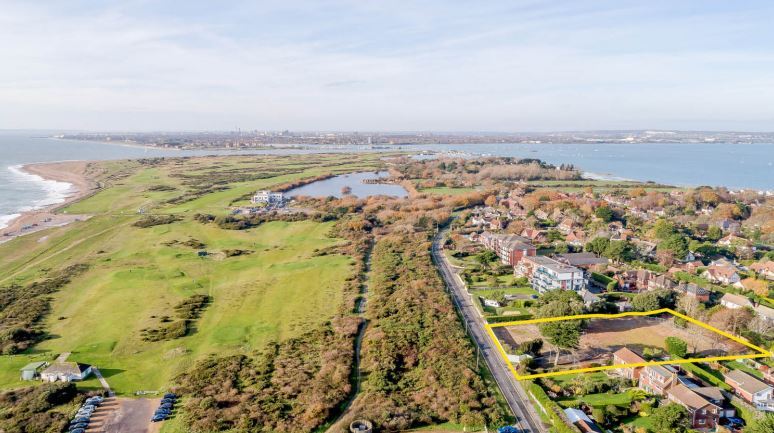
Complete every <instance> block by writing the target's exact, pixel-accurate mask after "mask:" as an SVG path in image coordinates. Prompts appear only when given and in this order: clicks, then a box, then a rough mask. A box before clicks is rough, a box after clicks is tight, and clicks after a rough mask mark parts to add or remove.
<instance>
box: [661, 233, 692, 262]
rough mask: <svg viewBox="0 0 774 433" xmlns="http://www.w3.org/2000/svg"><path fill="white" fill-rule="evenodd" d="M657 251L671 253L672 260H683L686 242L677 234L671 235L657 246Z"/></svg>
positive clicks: (686, 246) (686, 249)
mask: <svg viewBox="0 0 774 433" xmlns="http://www.w3.org/2000/svg"><path fill="white" fill-rule="evenodd" d="M658 251H659V252H661V251H671V252H672V254H673V255H674V258H676V259H678V260H683V259H684V258H685V256H686V255H687V254H688V241H687V240H686V239H685V237H683V236H682V235H679V234H673V235H671V236H669V237H668V238H666V239H664V240H663V241H661V242H659V244H658Z"/></svg>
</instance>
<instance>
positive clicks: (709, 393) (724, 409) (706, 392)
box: [686, 385, 736, 418]
mask: <svg viewBox="0 0 774 433" xmlns="http://www.w3.org/2000/svg"><path fill="white" fill-rule="evenodd" d="M686 386H687V387H688V388H690V390H691V391H693V392H695V393H696V394H699V395H700V396H702V397H704V398H705V399H706V400H707V401H709V402H710V403H713V404H714V405H716V406H718V407H720V408H721V410H720V417H721V418H728V417H731V416H735V415H736V409H734V408H733V406H732V407H728V405H727V404H726V396H725V394H723V391H721V390H720V388H718V387H717V386H689V385H686Z"/></svg>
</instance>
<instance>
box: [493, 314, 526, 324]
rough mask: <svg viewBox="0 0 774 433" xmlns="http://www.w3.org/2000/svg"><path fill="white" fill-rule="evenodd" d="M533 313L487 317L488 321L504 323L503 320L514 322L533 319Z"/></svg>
mask: <svg viewBox="0 0 774 433" xmlns="http://www.w3.org/2000/svg"><path fill="white" fill-rule="evenodd" d="M531 318H532V315H531V314H512V315H510V316H489V317H487V318H486V322H487V323H502V322H513V321H517V320H527V319H531Z"/></svg>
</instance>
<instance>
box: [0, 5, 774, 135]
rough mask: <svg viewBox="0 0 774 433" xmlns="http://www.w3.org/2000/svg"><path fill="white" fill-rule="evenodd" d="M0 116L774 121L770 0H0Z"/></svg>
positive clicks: (720, 125) (148, 125)
mask: <svg viewBox="0 0 774 433" xmlns="http://www.w3.org/2000/svg"><path fill="white" fill-rule="evenodd" d="M2 10H3V13H2V14H0V54H1V55H2V59H3V67H2V68H0V129H52V130H56V129H60V130H91V131H148V130H157V131H162V130H166V131H182V130H191V131H201V130H221V131H228V130H233V129H236V128H237V127H241V128H242V129H244V130H255V129H257V130H272V131H277V130H285V129H287V130H295V131H376V132H378V131H429V132H433V131H437V132H479V131H491V132H506V133H508V132H533V131H534V132H546V131H604V130H681V131H686V130H693V131H751V132H752V131H772V130H774V106H772V104H771V101H772V100H774V74H772V71H774V46H772V44H771V41H772V40H774V28H772V26H771V25H770V23H771V22H774V4H771V3H770V2H764V1H750V2H744V4H732V3H731V2H723V1H714V0H712V1H695V0H694V1H683V2H674V1H650V2H645V3H644V2H636V1H583V0H580V1H551V2H548V1H496V2H481V3H469V2H464V3H463V2H452V1H432V2H422V4H419V3H418V2H409V1H391V2H368V1H284V2H281V1H266V2H259V3H258V2H246V1H245V2H228V4H227V5H225V4H224V5H221V4H216V3H212V2H208V1H189V2H185V3H182V4H181V3H177V4H175V5H172V4H171V3H163V2H147V1H124V2H118V1H105V2H95V1H72V2H65V3H61V2H51V1H40V2H22V1H14V0H11V1H3V2H2Z"/></svg>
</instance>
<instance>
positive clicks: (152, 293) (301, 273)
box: [0, 155, 378, 395]
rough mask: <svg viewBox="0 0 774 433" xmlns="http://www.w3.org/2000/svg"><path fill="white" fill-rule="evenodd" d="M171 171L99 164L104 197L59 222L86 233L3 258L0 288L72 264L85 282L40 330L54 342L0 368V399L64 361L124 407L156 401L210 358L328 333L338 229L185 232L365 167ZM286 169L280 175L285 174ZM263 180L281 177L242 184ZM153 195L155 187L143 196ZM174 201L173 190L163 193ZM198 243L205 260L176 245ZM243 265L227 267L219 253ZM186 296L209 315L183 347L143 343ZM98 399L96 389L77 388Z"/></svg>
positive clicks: (303, 160)
mask: <svg viewBox="0 0 774 433" xmlns="http://www.w3.org/2000/svg"><path fill="white" fill-rule="evenodd" d="M191 161H194V162H190V161H189V163H186V164H177V163H174V162H166V163H162V164H153V165H147V166H142V165H138V163H136V162H110V163H104V164H105V168H106V170H107V171H108V173H114V174H116V175H115V176H112V177H111V178H109V180H108V182H109V183H110V186H109V187H108V188H106V189H105V190H103V191H102V192H100V193H98V194H96V195H94V196H92V197H90V198H88V199H85V200H83V201H81V202H78V203H75V204H74V205H71V206H70V207H69V208H67V209H65V212H69V213H79V214H91V215H94V216H93V217H92V218H91V219H89V220H88V221H82V222H78V223H75V224H72V225H70V226H68V227H62V228H56V229H51V230H46V231H42V232H38V233H34V234H31V235H28V236H24V237H21V238H18V239H16V240H14V241H11V242H8V243H5V244H2V245H0V269H2V270H3V272H2V277H0V278H1V279H0V287H3V286H7V285H9V284H12V283H16V284H26V283H29V282H30V281H34V280H36V279H40V278H43V277H44V276H45V275H46V273H47V272H48V271H50V270H57V269H62V268H64V267H66V266H68V265H71V264H74V263H85V264H88V265H89V269H88V271H86V272H85V273H83V274H82V275H80V276H78V277H76V279H74V280H73V281H72V282H71V283H70V284H68V285H67V286H65V287H64V288H63V289H62V290H60V291H59V292H58V293H55V294H54V295H53V302H52V304H51V312H50V314H48V316H47V319H46V322H45V324H44V328H45V330H46V331H47V333H48V335H49V338H48V339H46V340H44V341H43V342H41V343H39V344H37V345H36V346H35V347H34V348H33V349H32V350H29V351H27V352H25V353H22V354H19V355H11V356H2V357H0V388H11V387H18V386H24V385H27V384H29V382H21V381H20V380H19V379H18V369H19V368H20V367H21V366H22V365H24V364H26V363H27V362H29V361H31V360H37V359H48V360H50V359H52V358H53V357H54V356H55V354H57V353H60V352H65V351H67V352H72V353H73V354H72V356H71V357H70V359H71V360H76V361H79V362H86V363H91V364H94V365H96V366H98V367H99V368H100V370H101V371H102V373H103V374H104V376H105V377H106V378H107V381H108V382H109V383H110V385H111V387H112V388H113V389H114V390H115V391H116V392H117V393H118V394H119V395H132V394H133V393H134V392H136V391H143V390H163V389H165V388H166V387H167V386H168V385H169V382H170V380H171V379H172V378H173V377H174V376H176V375H177V374H179V373H180V372H182V371H183V370H184V369H185V368H186V367H188V366H190V365H191V364H192V363H193V362H194V361H195V360H197V359H202V358H203V357H206V356H207V355H208V354H228V353H235V352H239V353H249V352H252V351H254V350H257V349H260V348H262V347H264V346H265V345H266V344H267V343H269V342H272V341H280V340H283V339H286V338H289V337H293V336H296V335H299V334H300V333H302V332H303V331H304V330H307V329H309V328H310V327H313V326H314V325H317V324H319V323H321V322H325V321H327V320H329V319H330V318H331V317H332V316H333V315H334V314H335V313H336V312H337V310H338V309H340V308H341V305H342V303H343V302H344V300H345V298H344V293H343V288H344V287H345V279H346V278H348V277H349V276H350V275H351V274H352V272H353V269H354V268H353V265H354V262H353V260H352V259H351V258H350V257H348V256H345V255H342V254H337V253H332V254H326V255H318V254H316V252H317V251H318V250H321V249H325V248H329V247H332V246H336V245H340V244H342V243H343V240H341V239H335V238H332V237H330V236H329V235H328V233H329V231H330V228H331V226H332V224H333V223H317V222H311V221H302V222H293V223H289V222H279V221H278V222H270V223H266V224H263V225H261V226H259V227H257V228H254V229H250V230H223V229H220V228H218V227H217V226H216V225H214V224H202V223H199V222H196V221H194V220H193V218H192V215H193V214H195V213H197V212H208V213H213V214H225V213H227V212H228V206H229V205H230V204H232V203H235V202H236V203H238V202H239V200H244V196H245V194H249V193H250V192H252V191H255V190H257V189H261V188H267V187H271V186H272V185H278V184H281V183H284V182H288V181H294V180H297V179H301V178H305V177H312V176H317V175H320V174H323V173H328V172H342V171H351V170H356V169H361V168H372V167H374V166H375V165H376V164H378V159H377V158H376V157H373V156H364V157H361V158H358V159H356V160H353V159H352V158H351V157H348V158H347V161H344V158H341V157H339V156H320V155H315V157H314V158H311V157H294V158H292V159H289V158H284V159H279V158H277V157H261V158H255V157H253V158H245V157H242V158H228V157H220V158H202V159H197V160H191ZM282 164H287V166H284V167H283V165H282ZM214 170H217V171H218V172H221V173H224V172H225V173H230V175H233V176H234V179H239V180H237V181H233V182H229V181H228V180H224V182H223V185H224V186H225V189H223V190H220V191H215V192H208V193H205V194H201V195H200V196H198V197H196V198H193V199H192V200H188V201H185V202H181V203H177V204H167V203H166V202H167V201H168V200H170V199H172V198H174V197H177V196H180V195H181V194H183V195H184V194H189V193H196V188H197V186H196V184H195V182H196V180H197V179H196V178H195V176H199V175H203V176H204V177H206V173H207V172H208V171H214ZM262 170H265V171H267V172H269V173H271V172H272V171H284V172H286V173H287V172H288V171H290V172H291V174H280V175H277V176H271V175H269V176H268V177H264V178H260V179H250V180H241V179H243V178H247V177H249V175H250V174H251V173H260V172H261V171H262ZM149 185H164V186H167V187H168V188H169V189H166V188H157V190H154V191H149V190H148V186H149ZM172 188H174V189H172ZM138 209H143V211H144V212H147V213H155V214H175V215H178V216H179V217H181V220H180V221H178V222H174V223H172V224H164V225H157V226H154V227H149V228H139V227H134V226H133V225H132V224H133V223H134V222H135V221H137V220H138V219H139V218H140V216H139V215H137V210H138ZM191 239H194V240H196V241H198V242H201V243H203V244H205V245H206V246H205V247H204V248H203V249H204V250H207V251H208V252H210V253H211V254H210V255H209V256H207V257H199V256H198V255H197V248H192V247H189V246H186V245H183V244H181V243H182V242H185V241H188V240H191ZM234 249H241V250H245V251H249V252H250V253H249V254H245V255H240V256H234V257H227V258H226V257H225V255H224V254H223V253H222V251H223V250H234ZM194 294H207V295H210V296H211V297H212V303H211V304H210V305H209V306H208V307H207V308H206V309H205V311H204V313H203V314H202V316H201V317H200V318H199V319H198V320H197V321H196V323H195V327H194V329H193V332H191V333H190V335H188V336H185V337H182V338H178V339H173V340H167V341H158V342H148V341H143V339H142V334H141V331H142V330H143V329H144V328H153V327H158V326H160V324H161V318H162V317H163V316H166V315H169V316H173V315H174V311H173V307H174V305H175V304H177V303H178V302H180V301H181V300H183V299H186V298H188V297H189V296H191V295H194ZM79 386H80V387H82V388H85V389H91V388H97V387H98V386H99V385H98V383H97V382H96V380H94V379H90V380H87V381H85V382H82V383H81V384H80V385H79Z"/></svg>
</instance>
